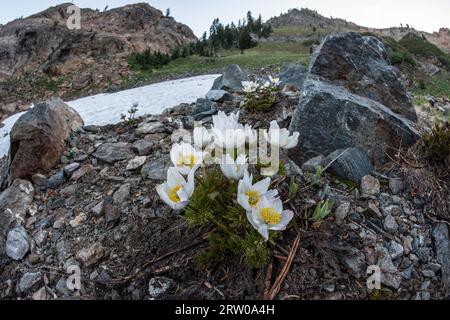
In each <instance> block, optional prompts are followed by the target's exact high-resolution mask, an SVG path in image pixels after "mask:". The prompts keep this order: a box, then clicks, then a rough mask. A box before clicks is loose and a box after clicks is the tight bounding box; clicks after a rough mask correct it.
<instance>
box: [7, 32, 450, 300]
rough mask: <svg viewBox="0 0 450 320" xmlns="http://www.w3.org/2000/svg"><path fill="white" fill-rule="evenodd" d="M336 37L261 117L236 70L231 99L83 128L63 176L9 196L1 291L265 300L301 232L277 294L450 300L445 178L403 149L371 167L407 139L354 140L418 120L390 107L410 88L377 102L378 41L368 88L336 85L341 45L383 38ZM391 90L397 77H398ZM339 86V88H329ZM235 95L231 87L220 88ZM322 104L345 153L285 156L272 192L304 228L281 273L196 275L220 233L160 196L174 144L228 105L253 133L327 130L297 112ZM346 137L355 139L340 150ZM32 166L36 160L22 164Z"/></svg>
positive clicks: (20, 185)
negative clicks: (293, 187) (316, 215)
mask: <svg viewBox="0 0 450 320" xmlns="http://www.w3.org/2000/svg"><path fill="white" fill-rule="evenodd" d="M328 41H329V42H328V43H324V45H323V46H322V47H321V48H319V51H318V52H316V55H315V57H316V58H315V59H313V60H312V61H311V66H310V68H309V71H306V70H305V69H304V68H298V67H297V66H289V67H288V69H287V70H284V71H283V72H282V79H281V80H282V82H283V83H286V84H291V83H299V82H300V83H301V82H303V81H304V82H305V85H304V86H301V85H300V87H302V91H303V92H300V91H298V90H294V89H293V88H292V87H291V86H290V85H288V86H286V88H285V90H283V91H282V92H281V93H280V96H279V98H278V99H277V102H276V105H275V106H274V107H273V108H272V109H270V110H268V111H267V112H265V113H262V112H256V113H255V112H251V111H249V110H248V109H245V108H242V106H243V100H244V95H243V94H241V93H238V92H236V91H239V90H237V89H240V88H231V86H230V84H232V83H237V80H239V79H241V80H242V79H244V78H247V76H246V75H245V74H244V73H243V72H242V71H241V70H240V68H239V67H237V66H233V67H230V68H229V69H228V70H227V71H226V72H225V73H224V76H223V77H222V78H221V79H220V80H218V81H217V82H216V84H215V87H216V88H217V89H219V90H215V91H211V92H210V93H209V94H208V95H207V97H208V98H207V99H199V100H198V101H197V103H196V104H195V105H193V104H191V105H187V104H182V105H179V106H176V107H174V108H172V109H169V110H167V111H166V112H164V113H163V114H162V115H158V116H145V117H141V118H139V119H136V121H135V122H131V123H127V122H125V123H121V124H118V125H114V126H105V127H98V126H84V127H82V128H78V129H76V130H75V131H73V132H72V133H71V134H70V137H69V138H68V140H67V145H66V148H65V150H64V151H63V153H62V154H61V157H60V161H59V163H58V164H57V165H56V166H55V167H54V168H53V169H52V170H50V171H48V172H37V173H35V174H33V176H32V179H31V181H32V182H31V181H27V180H15V181H14V182H13V183H12V184H11V185H10V186H9V188H8V189H6V190H5V191H3V192H2V193H1V194H0V210H1V211H0V219H1V221H0V227H1V229H0V232H2V233H3V235H4V237H3V238H0V239H1V240H2V242H0V247H2V248H1V251H0V259H1V262H2V263H1V264H0V297H1V298H4V299H18V298H22V299H35V300H47V299H68V298H70V299H133V300H142V299H165V298H173V299H258V298H261V297H262V294H263V292H264V291H265V289H267V288H266V283H265V280H264V279H269V280H271V279H274V278H275V277H276V276H277V275H278V273H279V272H280V270H281V269H282V267H283V265H284V263H285V261H286V260H287V255H288V251H289V246H290V245H291V244H292V243H293V240H294V238H296V237H297V235H300V237H301V245H300V247H299V250H298V251H297V252H296V254H295V258H294V260H293V264H292V267H291V268H290V270H289V272H288V275H287V277H286V280H285V281H284V282H283V284H282V286H281V288H280V291H279V294H278V296H277V298H280V299H330V300H336V299H405V300H413V299H415V300H429V299H442V298H445V297H446V298H448V297H449V288H450V240H449V232H448V225H447V223H448V219H449V218H450V217H449V216H448V208H449V207H450V203H448V199H447V200H446V199H444V201H443V202H441V204H443V205H444V209H443V210H438V209H436V207H435V205H436V201H435V200H437V198H436V197H435V196H434V194H433V193H434V192H435V191H433V190H432V188H430V187H429V185H428V181H430V180H431V181H434V182H433V183H436V181H438V179H436V177H433V175H432V172H428V171H426V169H427V168H426V166H421V167H420V168H419V167H418V165H417V164H416V162H415V160H405V159H406V157H408V154H407V153H405V154H404V155H403V153H399V152H395V153H393V154H392V155H391V157H392V159H393V160H394V161H392V162H390V163H388V165H385V166H379V165H377V163H376V162H375V161H374V163H372V161H373V160H374V159H375V160H376V157H374V155H373V151H374V150H377V148H378V147H379V145H380V144H382V143H383V144H389V145H390V147H392V148H394V149H395V150H396V151H397V150H398V148H399V147H400V146H399V144H400V143H402V141H401V139H399V138H400V136H401V134H402V133H401V130H372V132H370V138H371V143H370V144H367V143H366V141H364V140H363V139H356V138H358V137H359V135H358V134H359V132H356V133H355V132H354V131H355V130H356V129H358V128H359V127H361V128H364V127H365V126H366V125H371V124H372V122H376V124H378V125H380V126H381V127H382V128H383V127H389V126H393V127H395V126H399V125H401V124H402V123H404V124H408V123H409V120H406V118H404V117H403V116H401V114H405V115H406V116H408V117H411V110H410V106H408V103H407V101H405V105H404V106H403V108H401V109H395V106H394V105H390V104H389V102H390V101H394V100H399V99H400V98H402V97H404V94H405V91H404V89H403V88H402V87H401V86H397V90H394V91H392V92H390V93H389V94H390V95H391V98H392V99H387V100H383V99H381V97H377V96H376V95H374V93H377V92H382V91H380V90H381V89H382V88H383V86H384V84H383V83H382V82H381V83H380V82H378V81H377V80H378V77H379V76H380V77H381V76H388V75H389V77H391V76H393V73H392V72H393V70H391V69H390V68H389V66H388V65H387V61H386V59H385V56H386V52H385V50H384V48H383V47H382V46H376V50H373V52H372V55H367V54H366V55H365V54H362V55H360V60H358V61H356V62H357V63H358V65H356V66H353V67H354V68H355V69H357V70H360V69H361V68H362V67H363V66H365V67H366V68H365V71H367V73H365V74H364V79H366V82H364V83H359V84H360V86H359V87H358V88H357V89H358V91H357V92H353V93H352V92H349V91H348V90H349V88H347V87H346V85H347V84H348V82H349V81H354V82H355V83H358V79H359V78H356V79H351V78H349V79H345V81H344V80H342V79H341V82H338V81H335V80H336V79H333V77H332V75H330V74H328V73H327V72H326V70H323V69H321V68H320V66H323V65H324V62H326V61H328V62H329V63H332V62H333V61H335V60H336V59H342V57H341V53H342V52H341V51H339V50H336V48H334V50H330V48H332V47H333V46H334V45H335V41H338V42H339V43H340V44H341V45H342V47H343V48H346V47H354V48H355V49H354V50H359V51H364V50H369V49H370V48H372V49H373V48H374V47H373V46H374V45H376V44H377V42H376V41H377V40H376V39H375V38H363V37H361V36H359V35H356V34H353V33H352V34H347V35H342V36H341V37H339V38H337V39H336V38H333V37H330V38H329V39H328ZM333 52H334V53H333ZM350 67H351V66H347V65H346V64H344V65H343V68H350ZM328 71H330V70H328ZM253 77H254V76H252V77H251V78H253ZM390 81H392V82H393V83H397V82H398V79H396V78H391V80H390ZM313 84H318V86H314V85H313ZM363 84H366V85H367V84H370V85H369V86H366V87H364V86H363ZM317 87H318V88H319V89H317ZM329 87H332V90H329V91H327V90H326V89H327V88H329ZM224 88H228V89H229V90H230V91H234V92H225V91H222V90H220V89H224ZM291 88H292V89H291ZM377 89H378V90H377ZM339 99H341V100H343V101H344V102H343V104H345V105H349V106H350V107H352V106H351V105H352V104H357V103H360V104H361V106H360V108H361V109H364V110H365V111H364V112H365V113H366V115H367V116H366V117H360V118H358V119H355V117H353V114H352V113H351V112H347V111H346V110H344V111H342V110H339V109H337V108H335V104H336V103H334V102H335V101H336V100H339ZM377 99H379V100H377ZM314 103H315V104H318V109H319V111H321V112H323V113H327V114H329V115H332V116H334V117H336V118H338V117H340V118H341V119H342V121H341V127H340V128H337V129H336V128H335V126H333V125H331V123H332V122H333V121H332V120H330V125H329V126H320V130H316V131H315V133H316V134H317V135H324V136H327V135H331V134H332V133H333V132H335V133H337V134H335V137H336V139H337V140H336V145H335V146H334V147H335V149H338V150H335V149H333V148H332V145H331V144H329V145H328V147H329V148H328V149H327V150H324V149H323V148H322V144H321V143H322V142H321V141H318V140H317V139H316V140H314V137H311V136H308V135H305V136H304V137H302V139H303V141H302V142H301V144H300V146H299V147H298V148H299V150H300V149H303V148H305V147H307V148H308V150H309V151H311V150H312V151H314V152H316V154H318V156H317V157H315V158H312V159H308V155H309V154H306V153H305V154H304V155H303V157H305V156H306V159H302V157H297V156H296V155H294V157H292V158H291V157H290V155H288V154H285V153H283V154H282V155H281V160H282V162H283V163H284V168H285V170H284V172H280V174H279V175H277V176H276V177H274V185H277V186H278V190H279V192H280V196H281V198H282V199H283V200H284V202H285V203H286V205H287V206H289V207H290V209H291V210H293V211H294V212H295V218H294V221H293V223H292V224H291V225H290V227H289V228H288V230H287V231H286V232H284V233H283V235H282V236H281V237H280V238H277V240H276V242H277V245H275V246H271V251H272V253H273V259H272V261H271V267H268V268H263V269H259V270H251V269H248V268H247V267H245V266H244V264H243V263H242V261H241V260H240V259H236V258H235V257H228V256H227V257H225V261H223V262H222V263H212V264H209V265H206V266H201V265H199V264H198V263H197V262H196V256H197V254H198V253H199V251H200V250H201V249H204V248H206V247H208V243H207V242H206V241H205V235H207V234H208V232H209V231H211V227H209V226H204V227H202V228H198V227H197V228H189V227H188V226H187V223H186V221H185V220H184V219H183V217H181V216H179V215H177V214H175V213H174V212H172V211H171V210H170V209H169V208H168V207H167V206H166V205H164V204H163V203H162V202H161V200H160V199H159V197H158V195H157V193H156V191H155V186H156V185H157V184H158V183H160V182H161V180H164V178H165V173H166V169H167V166H169V165H170V160H169V158H170V157H169V152H170V149H171V144H172V143H174V142H178V141H180V139H182V138H183V137H185V136H186V135H189V132H190V131H191V130H192V129H193V125H194V120H197V121H201V122H202V123H203V125H205V126H209V125H210V124H211V121H212V118H211V116H212V115H213V114H216V113H217V112H218V110H223V111H225V112H227V113H229V112H235V111H237V110H239V111H240V112H241V119H240V121H241V122H242V123H246V124H249V125H251V126H253V128H255V129H258V128H268V126H269V122H270V121H271V120H277V122H278V123H279V124H280V126H282V127H285V126H288V125H289V124H291V126H294V127H295V126H296V125H298V123H299V121H300V120H302V119H303V120H304V121H305V123H308V122H310V123H316V122H317V116H316V115H315V114H314V113H309V112H305V113H302V112H301V111H302V109H305V108H308V105H309V104H313V106H314ZM333 103H334V104H333ZM382 103H385V104H386V105H382ZM50 104H51V103H47V109H49V110H50V109H51V108H50ZM43 105H45V104H43ZM42 108H43V107H42ZM41 114H42V113H41ZM308 117H309V118H308ZM25 120H26V119H24V121H25ZM325 120H326V119H323V120H321V121H322V122H323V121H325ZM356 120H357V121H356ZM358 121H359V123H357V122H358ZM44 125H45V120H44ZM295 129H297V128H295ZM300 129H301V128H300ZM307 129H308V128H307ZM301 130H302V129H301ZM411 130H412V129H411ZM306 133H308V132H306ZM339 134H340V135H339ZM368 134H369V133H368ZM342 137H344V138H349V137H350V138H351V137H356V138H355V139H348V140H347V141H345V142H346V143H347V144H346V145H340V144H339V142H340V141H339V140H341V141H342V140H343V139H342ZM341 148H343V149H341ZM368 154H369V155H371V157H369V156H367V155H368ZM15 161H20V157H19V158H18V157H16V159H15ZM22 161H24V162H27V161H29V159H28V158H26V157H23V156H22ZM411 161H414V163H413V165H411V163H412V162H411ZM383 163H385V162H383ZM374 164H376V166H374ZM319 165H322V166H323V167H327V172H326V173H325V174H323V175H319V176H318V175H317V167H318V166H319ZM0 167H2V166H0ZM380 172H381V173H380ZM351 180H353V182H352V181H351ZM289 181H295V182H296V183H297V184H298V186H299V192H297V193H295V194H294V196H292V195H291V196H289V193H290V192H289V190H290V182H289ZM441 181H442V183H441V184H440V186H439V190H441V191H442V190H443V192H444V194H446V195H447V198H448V193H446V192H447V191H448V189H449V186H448V184H446V182H445V181H446V180H445V179H443V180H441ZM447 181H448V180H447ZM445 188H447V189H445ZM439 190H438V191H437V192H439ZM446 190H447V191H446ZM325 200H329V201H332V202H333V203H334V206H333V210H332V212H331V214H330V215H329V216H327V217H324V219H322V220H321V221H319V222H316V223H313V221H312V220H311V219H310V217H311V215H312V214H313V212H314V209H315V208H316V206H317V204H319V203H320V202H321V201H325ZM446 201H447V202H446ZM445 206H447V207H446V209H445ZM13 211H15V212H19V213H21V215H13V214H12V212H13ZM445 221H447V222H445ZM374 265H376V266H378V267H379V269H380V271H381V284H382V288H381V289H380V290H371V289H369V288H367V287H366V286H365V285H364V284H365V283H366V279H367V268H368V267H369V266H374ZM73 266H78V267H79V268H80V270H81V279H82V288H81V290H76V291H73V290H70V289H69V288H68V286H67V278H68V274H67V270H68V267H73ZM272 267H273V268H272Z"/></svg>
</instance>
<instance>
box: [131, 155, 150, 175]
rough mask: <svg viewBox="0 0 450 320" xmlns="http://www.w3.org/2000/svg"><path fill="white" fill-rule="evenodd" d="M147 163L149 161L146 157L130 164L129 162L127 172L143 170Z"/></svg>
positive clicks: (135, 159)
mask: <svg viewBox="0 0 450 320" xmlns="http://www.w3.org/2000/svg"><path fill="white" fill-rule="evenodd" d="M146 161H147V157H146V156H140V157H136V158H134V159H133V160H130V162H128V165H127V168H126V170H127V171H134V170H137V169H140V168H142V166H143V165H144V164H145V162H146Z"/></svg>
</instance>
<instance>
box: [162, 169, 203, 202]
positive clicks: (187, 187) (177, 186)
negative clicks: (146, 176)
mask: <svg viewBox="0 0 450 320" xmlns="http://www.w3.org/2000/svg"><path fill="white" fill-rule="evenodd" d="M194 190H195V170H192V171H191V172H190V173H189V175H188V178H187V181H186V180H185V179H184V177H183V176H182V175H181V173H180V172H179V171H178V169H177V168H175V167H172V168H169V170H168V171H167V181H166V182H164V183H163V184H160V185H159V186H157V187H156V191H157V192H158V194H159V196H160V197H161V200H163V201H164V202H165V203H166V204H167V205H169V206H170V207H171V208H172V209H173V210H182V209H184V208H185V207H186V206H187V205H188V204H189V199H190V198H191V197H192V194H193V193H194Z"/></svg>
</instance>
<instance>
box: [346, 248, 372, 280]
mask: <svg viewBox="0 0 450 320" xmlns="http://www.w3.org/2000/svg"><path fill="white" fill-rule="evenodd" d="M340 259H341V260H342V263H343V264H344V266H345V267H346V268H347V270H348V271H349V272H350V273H351V274H352V275H353V276H355V277H357V278H361V277H363V276H364V275H365V272H366V268H367V265H366V256H365V255H364V253H362V252H361V251H360V250H358V249H356V248H350V249H349V250H348V252H346V253H345V254H343V255H342V256H340Z"/></svg>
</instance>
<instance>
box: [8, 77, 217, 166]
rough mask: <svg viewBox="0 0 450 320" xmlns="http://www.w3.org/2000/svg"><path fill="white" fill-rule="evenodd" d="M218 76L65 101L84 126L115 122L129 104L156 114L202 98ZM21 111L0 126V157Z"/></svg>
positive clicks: (157, 84)
mask: <svg viewBox="0 0 450 320" xmlns="http://www.w3.org/2000/svg"><path fill="white" fill-rule="evenodd" d="M219 76H220V75H217V74H213V75H203V76H197V77H192V78H185V79H180V80H173V81H165V82H160V83H156V84H152V85H148V86H144V87H140V88H135V89H130V90H124V91H120V92H116V93H111V94H98V95H95V96H90V97H85V98H81V99H78V100H74V101H70V102H67V104H68V105H69V106H71V107H72V108H74V109H75V110H76V111H78V113H79V114H80V115H81V117H82V118H83V120H84V124H85V125H100V126H103V125H107V124H116V123H119V122H120V121H121V119H120V115H121V114H122V113H124V114H127V111H128V110H130V108H131V106H132V105H133V103H138V104H139V111H138V113H137V116H143V115H148V114H160V113H162V112H163V111H164V110H165V109H167V108H171V107H174V106H176V105H178V104H180V103H192V102H195V101H196V100H197V99H198V98H202V97H204V96H205V95H206V93H208V91H209V90H210V89H211V87H212V85H213V82H214V80H215V79H216V78H217V77H219ZM22 114H23V112H22V113H18V114H15V115H13V116H11V117H9V118H8V119H6V120H5V121H3V123H4V124H5V126H4V127H3V128H0V158H1V157H3V156H4V155H6V154H7V153H8V150H9V132H10V131H11V128H12V127H13V125H14V123H15V122H16V121H17V119H19V118H20V116H21V115H22Z"/></svg>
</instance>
